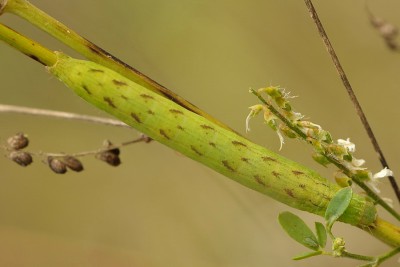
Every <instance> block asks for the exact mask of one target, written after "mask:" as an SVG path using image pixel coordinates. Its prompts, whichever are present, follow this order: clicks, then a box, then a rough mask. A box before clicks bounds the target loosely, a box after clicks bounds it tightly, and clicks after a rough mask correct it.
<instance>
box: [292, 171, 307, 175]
mask: <svg viewBox="0 0 400 267" xmlns="http://www.w3.org/2000/svg"><path fill="white" fill-rule="evenodd" d="M292 173H293V174H294V175H296V176H297V175H301V174H304V172H301V171H292Z"/></svg>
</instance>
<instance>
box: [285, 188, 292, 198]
mask: <svg viewBox="0 0 400 267" xmlns="http://www.w3.org/2000/svg"><path fill="white" fill-rule="evenodd" d="M284 190H285V192H286V194H288V195H289V196H291V197H293V198H294V194H293V190H291V189H288V188H285V189H284Z"/></svg>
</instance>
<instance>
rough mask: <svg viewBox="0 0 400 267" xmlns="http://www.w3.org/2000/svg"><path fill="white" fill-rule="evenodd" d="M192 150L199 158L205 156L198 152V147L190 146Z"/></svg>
mask: <svg viewBox="0 0 400 267" xmlns="http://www.w3.org/2000/svg"><path fill="white" fill-rule="evenodd" d="M190 149H191V150H193V151H194V153H196V154H197V155H199V156H203V154H202V153H201V152H200V151H198V150H197V148H196V147H194V146H193V145H191V146H190Z"/></svg>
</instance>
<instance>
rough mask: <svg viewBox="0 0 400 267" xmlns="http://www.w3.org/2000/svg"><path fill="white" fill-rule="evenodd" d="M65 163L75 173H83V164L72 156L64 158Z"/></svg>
mask: <svg viewBox="0 0 400 267" xmlns="http://www.w3.org/2000/svg"><path fill="white" fill-rule="evenodd" d="M64 163H65V164H66V165H67V167H68V168H70V169H71V170H73V171H75V172H80V171H83V165H82V162H80V161H79V160H78V159H77V158H75V157H72V156H66V157H64Z"/></svg>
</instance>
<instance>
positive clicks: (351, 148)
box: [337, 138, 356, 153]
mask: <svg viewBox="0 0 400 267" xmlns="http://www.w3.org/2000/svg"><path fill="white" fill-rule="evenodd" d="M337 143H338V145H341V146H344V147H345V148H346V149H347V150H348V151H349V152H351V153H353V152H355V151H356V145H355V144H353V143H352V142H350V138H347V139H346V140H343V139H338V140H337Z"/></svg>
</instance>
